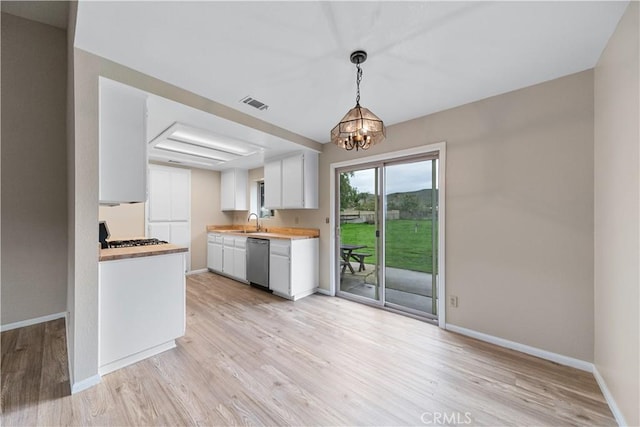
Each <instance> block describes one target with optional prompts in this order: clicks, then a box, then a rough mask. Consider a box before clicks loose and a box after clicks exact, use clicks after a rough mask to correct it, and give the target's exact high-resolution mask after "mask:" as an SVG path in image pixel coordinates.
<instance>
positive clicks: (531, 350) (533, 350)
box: [445, 323, 593, 372]
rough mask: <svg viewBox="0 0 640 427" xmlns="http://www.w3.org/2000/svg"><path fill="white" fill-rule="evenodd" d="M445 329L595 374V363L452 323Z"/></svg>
mask: <svg viewBox="0 0 640 427" xmlns="http://www.w3.org/2000/svg"><path fill="white" fill-rule="evenodd" d="M445 329H446V330H448V331H451V332H456V333H458V334H461V335H466V336H468V337H471V338H475V339H478V340H480V341H485V342H488V343H491V344H495V345H498V346H500V347H505V348H510V349H511V350H516V351H520V352H522V353H526V354H530V355H532V356H536V357H539V358H541V359H546V360H550V361H552V362H555V363H559V364H560V365H565V366H570V367H572V368H576V369H580V370H581V371H587V372H593V363H591V362H586V361H584V360H580V359H575V358H573V357H569V356H565V355H562V354H558V353H553V352H551V351H547V350H542V349H541V348H537V347H531V346H529V345H526V344H521V343H519V342H515V341H509V340H506V339H504V338H499V337H496V336H493V335H489V334H485V333H482V332H477V331H474V330H472V329H467V328H463V327H461V326H456V325H452V324H450V323H447V324H446V327H445Z"/></svg>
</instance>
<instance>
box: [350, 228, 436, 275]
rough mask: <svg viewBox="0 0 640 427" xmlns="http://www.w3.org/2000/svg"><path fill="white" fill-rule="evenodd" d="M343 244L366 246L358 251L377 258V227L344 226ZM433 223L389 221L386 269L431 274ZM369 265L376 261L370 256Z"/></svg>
mask: <svg viewBox="0 0 640 427" xmlns="http://www.w3.org/2000/svg"><path fill="white" fill-rule="evenodd" d="M340 229H341V236H342V243H344V244H349V245H367V248H364V249H358V251H357V252H361V253H369V254H372V255H374V252H373V251H374V248H375V244H376V243H375V240H376V228H375V226H374V225H373V224H342V225H341V226H340ZM431 242H432V240H431V220H430V219H427V220H405V219H400V220H393V221H387V228H386V244H387V247H386V251H385V252H386V256H387V267H396V268H402V269H405V270H413V271H422V272H425V273H432V272H433V266H432V265H431V264H432V262H431V251H432V248H431V244H432V243H431ZM369 260H371V261H368V262H373V260H372V258H371V257H370V258H369Z"/></svg>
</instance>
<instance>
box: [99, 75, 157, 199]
mask: <svg viewBox="0 0 640 427" xmlns="http://www.w3.org/2000/svg"><path fill="white" fill-rule="evenodd" d="M99 84H100V102H99V117H100V124H99V135H100V144H99V170H100V173H99V176H100V182H99V201H100V203H102V204H116V203H131V202H144V201H146V200H147V143H146V117H147V96H146V94H144V93H143V92H141V91H138V90H137V89H134V88H130V87H128V86H125V85H123V84H120V83H116V82H114V81H111V80H108V79H105V78H102V77H101V78H100V83H99Z"/></svg>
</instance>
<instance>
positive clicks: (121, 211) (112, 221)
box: [98, 203, 145, 240]
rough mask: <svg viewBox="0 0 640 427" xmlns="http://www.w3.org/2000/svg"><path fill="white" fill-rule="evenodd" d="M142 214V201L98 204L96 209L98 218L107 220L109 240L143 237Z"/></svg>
mask: <svg viewBox="0 0 640 427" xmlns="http://www.w3.org/2000/svg"><path fill="white" fill-rule="evenodd" d="M144 215H145V204H144V203H128V204H122V205H118V206H100V208H99V210H98V219H99V220H100V221H106V222H107V227H109V234H110V235H111V236H110V237H109V239H111V240H124V239H132V238H139V237H144V236H145V230H144Z"/></svg>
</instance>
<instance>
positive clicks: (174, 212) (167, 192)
mask: <svg viewBox="0 0 640 427" xmlns="http://www.w3.org/2000/svg"><path fill="white" fill-rule="evenodd" d="M190 205H191V171H190V170H188V169H180V168H172V167H166V166H159V165H149V202H148V203H147V237H155V238H157V239H160V240H165V241H167V242H169V243H173V244H174V245H178V246H185V247H187V248H190V247H191V222H190V210H191V209H190V207H191V206H190ZM185 258H186V263H185V267H186V268H187V271H188V270H189V269H190V268H191V255H190V252H188V253H187V254H186V255H185Z"/></svg>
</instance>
